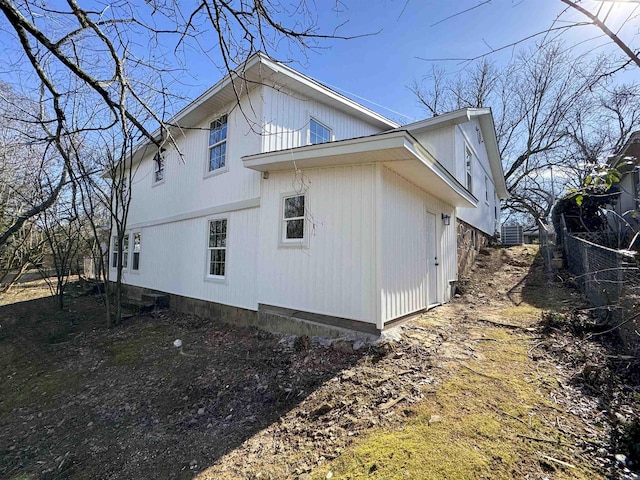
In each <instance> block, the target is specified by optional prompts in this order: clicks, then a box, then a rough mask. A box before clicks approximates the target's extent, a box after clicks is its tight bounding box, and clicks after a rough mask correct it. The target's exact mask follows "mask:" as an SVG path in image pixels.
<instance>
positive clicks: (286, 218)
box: [282, 195, 305, 242]
mask: <svg viewBox="0 0 640 480" xmlns="http://www.w3.org/2000/svg"><path fill="white" fill-rule="evenodd" d="M304 201H305V196H304V195H292V196H290V197H284V203H283V216H282V222H283V223H282V241H283V242H292V241H302V240H304V219H305V207H304Z"/></svg>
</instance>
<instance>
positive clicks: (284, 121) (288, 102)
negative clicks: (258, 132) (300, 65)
mask: <svg viewBox="0 0 640 480" xmlns="http://www.w3.org/2000/svg"><path fill="white" fill-rule="evenodd" d="M263 92H264V122H265V124H264V135H263V136H262V151H263V152H272V151H275V150H284V149H287V148H295V147H300V146H304V145H307V144H308V143H309V142H310V139H309V123H310V122H309V119H310V118H315V119H322V124H324V125H325V126H331V140H332V141H334V140H344V139H347V138H356V137H364V136H366V135H373V134H375V133H379V132H380V131H381V130H380V129H379V128H377V127H374V126H373V125H370V124H368V123H366V122H364V121H362V120H360V119H358V118H355V117H352V116H351V115H348V114H346V113H344V112H342V111H340V110H336V109H334V108H331V107H329V106H327V105H324V104H322V103H320V102H317V101H315V100H311V99H308V98H304V97H303V96H301V95H300V94H297V93H291V92H288V91H287V90H286V89H279V90H274V89H272V88H264V89H263ZM254 153H255V152H254Z"/></svg>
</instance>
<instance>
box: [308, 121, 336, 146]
mask: <svg viewBox="0 0 640 480" xmlns="http://www.w3.org/2000/svg"><path fill="white" fill-rule="evenodd" d="M330 141H331V129H330V128H329V127H327V126H326V125H323V124H322V123H320V122H318V121H317V120H315V119H314V118H312V119H311V120H310V121H309V143H310V144H311V145H316V144H318V143H326V142H330Z"/></svg>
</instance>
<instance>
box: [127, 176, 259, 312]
mask: <svg viewBox="0 0 640 480" xmlns="http://www.w3.org/2000/svg"><path fill="white" fill-rule="evenodd" d="M201 178H202V177H201ZM258 212H259V209H258V208H247V209H243V210H238V211H233V212H229V213H227V214H225V216H226V217H227V219H228V224H227V246H226V252H225V261H226V265H225V278H224V279H218V278H215V277H209V276H208V275H207V273H208V271H209V249H208V241H209V220H212V218H207V217H198V218H191V219H187V220H183V221H178V222H171V223H165V224H161V225H156V226H151V227H145V229H144V232H143V234H144V236H143V241H144V258H143V259H142V263H141V266H142V268H141V269H140V272H139V273H138V274H137V275H128V276H127V277H126V279H125V281H126V283H127V284H130V285H138V286H141V287H146V288H151V289H153V290H158V291H161V292H167V293H172V294H176V295H181V296H185V297H191V298H197V299H200V300H206V301H209V302H217V303H221V304H225V305H231V306H234V307H240V308H245V309H249V310H257V309H258V304H257V301H256V298H257V295H256V283H257V278H258V277H257V270H256V265H257V252H258V224H259V215H258ZM176 246H179V248H176ZM148 259H154V260H155V259H158V260H157V261H147V260H148Z"/></svg>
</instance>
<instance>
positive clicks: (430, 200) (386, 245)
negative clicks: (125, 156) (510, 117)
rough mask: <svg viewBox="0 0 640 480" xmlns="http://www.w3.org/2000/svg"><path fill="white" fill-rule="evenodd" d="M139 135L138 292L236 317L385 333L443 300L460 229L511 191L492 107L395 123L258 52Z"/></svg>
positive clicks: (312, 329)
mask: <svg viewBox="0 0 640 480" xmlns="http://www.w3.org/2000/svg"><path fill="white" fill-rule="evenodd" d="M242 77H243V78H242V79H240V78H239V77H236V76H233V77H229V76H227V77H225V78H224V79H223V80H221V81H220V82H218V83H217V84H216V85H214V86H213V87H211V88H210V89H209V90H207V91H206V92H205V93H204V94H202V95H201V96H200V97H199V98H197V99H196V100H195V101H194V102H193V103H191V104H190V105H189V106H187V107H186V108H184V109H183V110H182V111H180V112H179V113H178V114H177V115H176V116H175V118H174V119H173V120H172V123H174V124H177V125H179V126H180V129H179V130H178V129H177V128H176V129H175V131H174V133H173V134H174V136H175V137H176V138H177V141H176V146H177V148H176V146H171V145H168V144H167V146H166V150H165V151H163V152H162V154H159V153H158V149H157V147H155V146H152V145H143V146H141V147H140V148H138V150H137V151H136V153H135V155H134V159H133V160H134V165H135V167H134V170H135V175H134V181H133V185H132V189H131V191H132V201H131V205H130V212H129V217H128V224H127V225H128V237H127V239H126V240H127V241H126V245H125V248H124V251H123V252H121V253H120V252H117V251H115V250H114V249H113V248H112V255H111V262H110V267H111V278H113V277H114V275H115V269H114V268H113V267H114V266H115V265H116V264H117V260H118V255H120V254H122V255H123V256H124V257H123V263H124V264H126V266H125V268H124V272H123V277H124V282H125V283H126V284H127V286H128V289H129V290H130V291H131V292H132V293H133V294H140V293H142V292H145V291H149V290H150V291H154V292H165V293H168V294H170V297H171V300H170V301H171V306H172V308H174V309H177V310H183V311H188V312H193V313H195V314H197V315H201V316H204V317H210V318H220V319H223V320H225V321H228V322H240V323H245V324H255V325H259V326H261V327H263V328H266V329H271V330H280V331H283V330H291V329H293V330H294V331H296V332H301V331H303V332H307V333H309V334H316V333H326V332H327V331H328V330H327V329H330V328H331V329H335V328H338V329H342V328H346V329H349V330H355V331H361V332H366V333H372V334H377V333H379V332H380V331H382V330H383V329H385V328H386V327H388V326H389V325H392V324H394V323H396V322H397V321H399V320H402V319H403V318H406V317H408V316H411V315H414V314H416V313H417V312H421V311H423V310H425V309H427V308H429V307H432V306H435V305H438V304H441V303H444V302H447V301H449V299H450V298H451V296H452V285H454V284H455V281H456V280H457V278H458V242H457V237H458V231H459V230H460V231H461V232H463V234H464V235H466V236H468V237H473V239H472V240H473V242H472V243H471V245H470V248H475V247H477V245H478V244H480V243H481V242H482V241H483V240H482V239H483V238H485V237H488V236H491V235H493V234H494V233H495V231H496V229H498V219H499V218H500V206H499V201H500V199H501V198H505V197H506V195H507V191H506V187H505V183H504V177H503V173H502V166H501V163H500V157H499V155H498V150H497V144H496V139H495V129H494V126H493V120H492V116H491V112H490V110H489V109H463V110H458V111H456V112H452V113H449V114H446V115H442V116H439V117H435V118H432V119H428V120H424V121H421V122H416V123H412V124H409V125H404V126H400V125H398V124H397V123H395V122H393V121H391V120H389V119H387V118H385V117H383V116H382V115H380V114H378V113H376V112H373V111H372V110H369V109H368V108H366V107H364V106H362V105H360V104H358V103H356V102H354V101H353V100H351V99H349V98H347V97H345V96H343V95H341V94H339V93H337V92H335V91H333V90H331V89H329V88H327V87H325V86H324V85H322V84H320V83H318V82H317V81H315V80H313V79H311V78H309V77H307V76H305V75H303V74H301V73H299V72H297V71H295V70H293V69H291V68H289V67H288V66H285V65H282V64H279V63H277V62H274V61H272V60H271V59H269V58H267V57H266V56H264V55H262V54H257V55H254V56H253V57H251V58H250V59H249V60H248V61H247V63H246V64H245V65H244V66H243V68H242Z"/></svg>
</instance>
